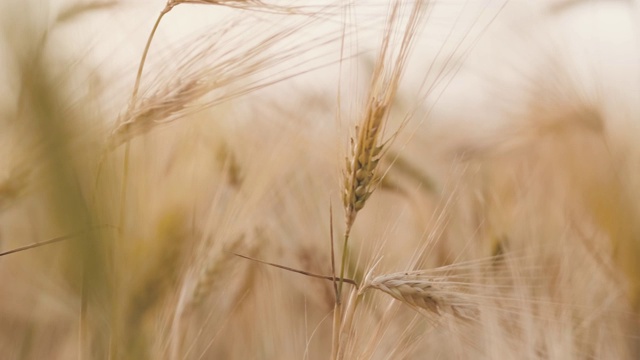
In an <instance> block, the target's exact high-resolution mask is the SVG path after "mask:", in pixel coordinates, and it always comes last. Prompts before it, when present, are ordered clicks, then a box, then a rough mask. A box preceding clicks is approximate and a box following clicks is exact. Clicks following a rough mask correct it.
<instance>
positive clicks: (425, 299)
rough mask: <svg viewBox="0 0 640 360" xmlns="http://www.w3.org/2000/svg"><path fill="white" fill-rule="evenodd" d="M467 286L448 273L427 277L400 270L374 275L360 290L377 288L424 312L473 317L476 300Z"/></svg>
mask: <svg viewBox="0 0 640 360" xmlns="http://www.w3.org/2000/svg"><path fill="white" fill-rule="evenodd" d="M465 285H467V286H465ZM469 285H471V284H465V283H461V282H457V281H456V282H451V281H449V279H448V278H447V276H433V275H429V276H426V274H425V273H424V272H421V271H417V272H401V273H391V274H385V275H380V276H377V277H375V278H373V279H372V280H371V281H370V282H369V283H367V284H365V286H363V287H362V289H361V292H363V291H365V290H366V289H369V288H372V289H377V290H380V291H382V292H384V293H387V294H389V295H391V296H392V297H393V298H395V299H396V300H399V301H401V302H403V303H405V304H407V305H409V306H410V307H412V308H413V309H415V310H417V311H418V312H420V313H423V314H426V315H428V314H433V315H444V314H449V315H452V316H454V317H456V318H459V319H465V320H473V319H477V317H478V303H477V300H476V299H475V298H474V294H472V293H471V291H470V287H471V286H469Z"/></svg>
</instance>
